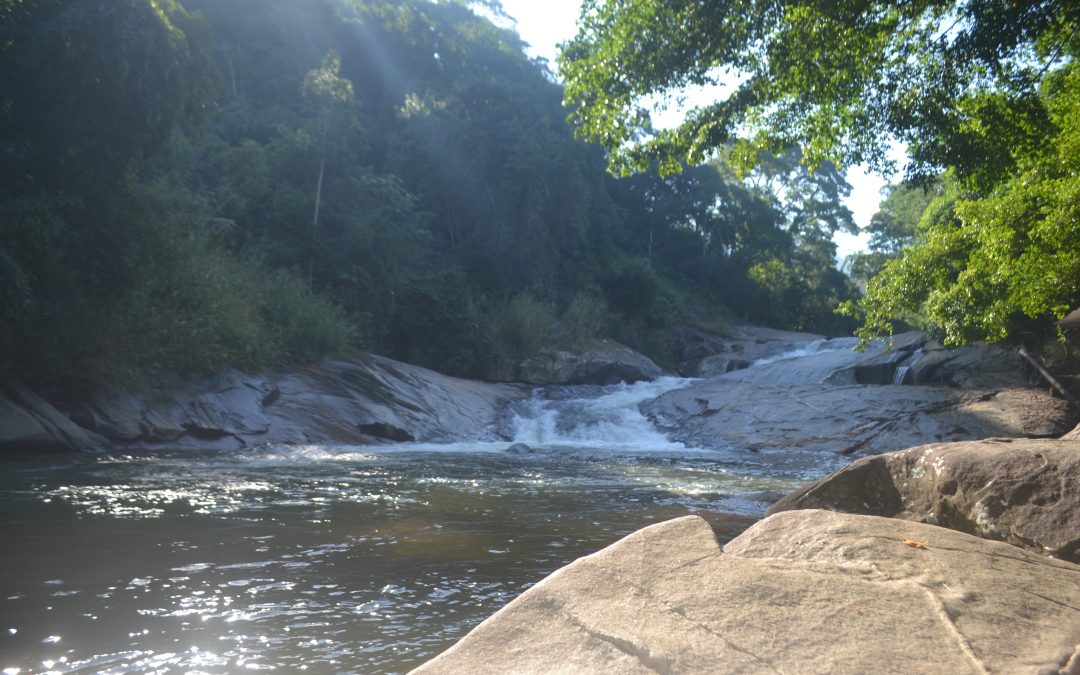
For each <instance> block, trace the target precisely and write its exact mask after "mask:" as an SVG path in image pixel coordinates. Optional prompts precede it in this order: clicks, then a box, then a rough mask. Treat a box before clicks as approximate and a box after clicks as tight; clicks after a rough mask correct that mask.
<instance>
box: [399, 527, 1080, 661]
mask: <svg viewBox="0 0 1080 675" xmlns="http://www.w3.org/2000/svg"><path fill="white" fill-rule="evenodd" d="M898 532H899V533H900V534H902V535H903V536H905V537H908V538H910V540H913V541H915V542H920V543H922V544H923V545H924V548H914V547H912V546H909V545H906V544H905V543H904V542H903V541H902V540H901V539H900V536H899V535H898ZM1078 645H1080V566H1076V565H1072V564H1070V563H1066V562H1062V561H1058V560H1052V559H1050V558H1046V557H1044V556H1039V555H1035V554H1033V553H1030V552H1027V551H1024V550H1021V549H1017V548H1015V547H1013V546H1009V545H1008V544H1003V543H1000V542H994V541H987V540H984V539H979V538H977V537H972V536H970V535H967V534H963V533H960V532H956V531H953V530H947V529H945V528H939V527H933V526H930V525H924V524H919V523H898V522H897V521H895V520H891V519H885V518H877V517H873V516H857V515H850V514H840V513H832V512H827V511H792V512H786V513H780V514H777V515H775V516H772V517H770V518H767V519H766V520H764V521H761V522H759V523H757V524H756V525H754V526H753V527H751V528H750V529H749V530H747V531H746V532H745V533H743V534H742V535H740V536H739V537H737V538H736V539H734V540H733V541H731V542H730V543H729V544H728V545H727V546H725V547H724V548H723V550H721V548H720V546H719V545H718V544H717V541H716V538H715V536H714V535H713V532H712V531H711V529H710V528H709V526H708V525H707V524H706V522H705V521H704V520H702V519H701V518H698V517H696V516H687V517H684V518H680V519H677V520H673V521H668V522H666V523H661V524H658V525H654V526H652V527H649V528H646V529H644V530H640V531H638V532H636V533H634V534H632V535H630V536H628V537H626V538H625V539H623V540H621V541H619V542H617V543H615V544H613V545H612V546H609V547H608V548H606V549H604V550H602V551H600V552H598V553H595V554H593V555H591V556H587V557H585V558H581V559H579V560H577V561H576V562H574V563H571V564H570V565H568V566H566V567H564V568H562V569H560V570H558V571H557V572H555V573H554V574H552V575H551V576H549V577H548V578H546V579H544V580H543V581H541V582H540V583H539V584H537V585H536V586H534V587H532V588H530V589H529V590H528V591H526V592H525V593H524V594H522V595H521V596H520V597H518V598H517V599H515V600H514V601H513V602H511V603H510V604H509V605H507V606H506V607H504V608H503V609H502V610H500V611H499V612H497V613H496V614H495V615H493V616H492V617H490V618H489V619H488V620H486V621H485V622H483V623H482V624H480V625H479V626H478V627H477V628H475V629H474V630H473V631H472V632H470V633H469V634H468V635H467V636H465V638H463V639H462V640H461V641H459V642H458V643H457V644H456V645H454V646H453V647H451V648H450V649H449V650H448V651H446V652H445V653H443V654H442V655H440V656H438V657H436V658H435V659H433V660H432V661H430V662H428V663H426V664H425V665H423V666H421V667H420V668H418V669H417V670H416V671H414V672H416V673H463V674H465V673H467V674H469V675H473V674H475V673H751V672H771V673H904V674H906V673H951V674H952V673H956V674H959V673H987V672H1003V673H1075V672H1077V671H1078V669H1080V647H1078Z"/></svg>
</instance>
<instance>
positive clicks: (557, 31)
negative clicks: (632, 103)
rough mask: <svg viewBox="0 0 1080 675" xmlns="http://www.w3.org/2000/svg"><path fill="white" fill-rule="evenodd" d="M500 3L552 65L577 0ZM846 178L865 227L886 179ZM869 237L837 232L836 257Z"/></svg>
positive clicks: (572, 29)
mask: <svg viewBox="0 0 1080 675" xmlns="http://www.w3.org/2000/svg"><path fill="white" fill-rule="evenodd" d="M502 6H503V9H505V10H506V13H507V14H509V15H510V16H511V17H513V18H514V19H515V20H516V22H517V24H516V26H515V28H516V29H517V32H518V34H519V35H520V36H521V38H522V39H523V40H524V41H525V42H527V43H529V50H528V51H529V55H530V56H534V57H535V56H540V57H543V58H546V59H547V60H548V61H549V62H550V63H551V64H552V67H554V63H555V54H556V51H557V50H556V45H557V44H558V43H559V42H563V41H565V40H568V39H570V38H571V37H573V36H574V34H575V33H576V32H577V26H576V23H577V17H578V10H579V9H580V8H581V2H580V0H502ZM901 155H902V153H900V152H893V153H891V154H890V156H891V157H892V158H893V159H896V160H900V159H902V156H901ZM847 179H848V182H849V183H850V184H851V187H852V191H851V197H849V198H848V200H847V207H848V208H849V209H851V212H852V214H854V216H855V222H856V223H857V224H858V225H859V226H860V227H865V226H866V225H868V224H869V223H870V218H871V216H873V215H874V213H876V212H877V207H878V204H879V203H880V202H881V199H882V195H881V188H882V187H884V185H885V180H884V179H882V178H881V176H878V175H876V174H867V173H866V172H865V171H863V170H862V169H861V168H860V167H853V168H852V169H850V170H848V174H847ZM868 239H869V237H868V236H867V235H865V234H860V235H858V236H853V235H850V234H845V233H837V235H836V244H837V258H838V259H839V260H841V261H843V259H844V258H845V257H847V255H849V254H850V253H852V252H855V251H861V250H865V248H866V242H867V240H868Z"/></svg>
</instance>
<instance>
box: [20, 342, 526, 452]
mask: <svg viewBox="0 0 1080 675" xmlns="http://www.w3.org/2000/svg"><path fill="white" fill-rule="evenodd" d="M11 392H15V393H16V394H18V396H16V395H14V394H12V393H11ZM4 393H7V395H6V396H5V395H2V394H4ZM527 395H528V391H527V390H526V389H525V388H524V387H520V386H515V385H508V384H489V383H485V382H477V381H473V380H463V379H459V378H454V377H449V376H446V375H442V374H440V373H437V372H435V371H432V370H428V369H426V368H421V367H419V366H411V365H408V364H405V363H400V362H398V361H393V360H391V359H387V358H383V357H379V356H374V355H359V356H357V357H355V358H352V359H348V360H344V359H329V358H328V359H324V360H322V361H321V362H319V363H317V364H314V365H310V366H306V367H301V368H296V369H293V370H290V371H287V372H283V373H272V374H267V375H247V374H243V373H237V372H231V373H226V374H223V375H219V376H216V377H210V378H203V379H197V380H188V381H182V382H172V383H161V384H160V385H159V386H156V387H144V388H142V390H140V391H133V392H115V393H99V394H97V395H95V396H93V397H91V398H89V399H85V400H81V401H79V402H77V403H76V404H74V405H73V406H72V409H71V418H70V419H69V418H68V417H67V416H65V415H63V414H61V413H60V412H59V411H57V410H56V409H55V408H53V407H52V406H51V405H50V404H48V403H46V402H45V401H44V400H42V399H40V398H38V397H36V396H34V395H33V394H32V392H29V391H28V390H25V389H19V390H18V391H16V390H14V389H11V388H8V390H7V391H6V392H0V423H3V425H4V427H5V430H4V432H3V433H0V448H3V447H9V448H22V449H32V448H35V447H39V446H49V447H58V448H66V449H80V448H89V447H95V448H101V447H110V446H113V447H123V448H155V447H168V448H200V449H203V448H217V449H237V448H243V447H249V446H252V445H256V444H265V443H274V444H277V443H324V444H367V443H380V442H386V441H430V442H451V441H460V440H497V439H499V438H500V436H499V434H498V432H497V430H496V427H497V423H498V421H499V419H500V415H502V414H503V411H504V409H505V408H506V405H507V403H508V402H510V401H513V400H515V399H517V398H521V397H524V396H527Z"/></svg>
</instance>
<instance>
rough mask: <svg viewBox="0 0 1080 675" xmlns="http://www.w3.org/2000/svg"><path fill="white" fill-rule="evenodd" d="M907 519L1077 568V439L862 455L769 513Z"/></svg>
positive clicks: (1079, 481) (928, 447) (1079, 468)
mask: <svg viewBox="0 0 1080 675" xmlns="http://www.w3.org/2000/svg"><path fill="white" fill-rule="evenodd" d="M792 509H829V510H833V511H844V512H848V513H866V514H873V515H879V516H887V517H891V518H902V519H904V520H914V521H919V522H924V523H930V524H933V525H940V526H942V527H948V528H950V529H954V530H959V531H961V532H966V533H968V534H973V535H976V536H979V537H983V538H986V539H997V540H1001V541H1005V542H1008V543H1010V544H1013V545H1015V546H1020V547H1022V548H1026V549H1029V550H1032V551H1035V552H1037V553H1043V554H1047V555H1051V556H1053V557H1056V558H1061V559H1062V560H1068V561H1070V562H1074V563H1080V440H1046V439H1037V440H1011V439H992V440H986V441H972V442H967V443H946V444H937V445H926V446H923V447H919V448H911V449H910V450H905V451H903V452H893V453H888V454H885V455H878V456H876V457H864V458H863V459H860V460H858V461H856V462H854V463H852V464H851V465H849V466H847V467H845V468H843V469H841V470H840V471H837V472H836V473H834V474H833V475H831V476H829V477H827V478H823V479H821V480H819V481H817V482H816V483H813V484H811V485H810V486H809V487H807V488H805V489H803V490H800V491H799V492H796V493H793V494H791V495H788V496H787V497H785V498H784V499H782V500H780V501H779V502H777V503H776V504H774V505H773V507H772V508H771V509H769V513H770V514H772V513H778V512H780V511H788V510H792Z"/></svg>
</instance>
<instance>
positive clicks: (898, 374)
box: [892, 366, 911, 384]
mask: <svg viewBox="0 0 1080 675" xmlns="http://www.w3.org/2000/svg"><path fill="white" fill-rule="evenodd" d="M909 372H911V367H910V366H899V367H897V369H896V370H895V371H893V376H892V383H893V384H903V383H904V380H906V379H907V376H908V373H909Z"/></svg>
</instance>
